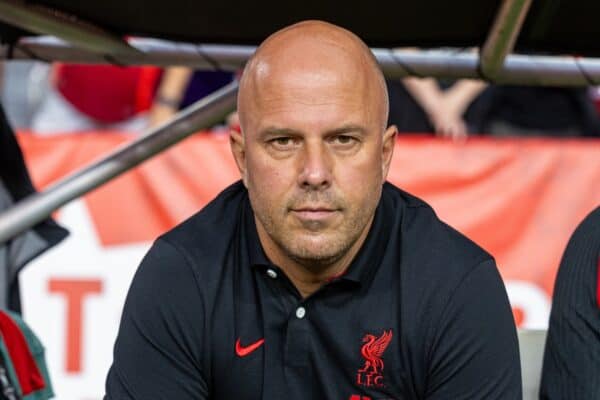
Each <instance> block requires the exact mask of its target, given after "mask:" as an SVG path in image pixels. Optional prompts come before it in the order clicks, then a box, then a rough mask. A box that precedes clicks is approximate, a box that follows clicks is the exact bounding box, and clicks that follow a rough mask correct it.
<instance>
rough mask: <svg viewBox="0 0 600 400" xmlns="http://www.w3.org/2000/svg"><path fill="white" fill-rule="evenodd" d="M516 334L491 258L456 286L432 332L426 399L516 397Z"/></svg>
mask: <svg viewBox="0 0 600 400" xmlns="http://www.w3.org/2000/svg"><path fill="white" fill-rule="evenodd" d="M521 396H522V392H521V368H520V363H519V346H518V342H517V332H516V328H515V323H514V319H513V316H512V312H511V308H510V304H509V302H508V297H507V295H506V290H505V289H504V284H503V283H502V279H501V277H500V275H499V273H498V270H497V269H496V265H495V263H494V261H493V260H487V261H484V262H483V263H481V264H479V265H478V266H477V267H475V268H474V269H472V270H471V271H470V272H469V273H468V274H467V275H466V276H465V277H464V278H463V280H462V282H461V283H460V285H459V286H458V287H457V288H456V289H455V291H454V294H453V295H452V297H451V298H450V299H449V301H448V303H447V306H446V308H445V310H444V312H443V313H442V318H441V320H440V323H439V325H438V328H437V329H436V330H435V334H434V336H433V340H432V347H431V352H430V354H429V370H428V380H427V389H426V396H425V398H426V399H427V400H442V399H454V400H467V399H468V400H477V399H481V400H483V399H486V400H492V399H497V400H514V399H521Z"/></svg>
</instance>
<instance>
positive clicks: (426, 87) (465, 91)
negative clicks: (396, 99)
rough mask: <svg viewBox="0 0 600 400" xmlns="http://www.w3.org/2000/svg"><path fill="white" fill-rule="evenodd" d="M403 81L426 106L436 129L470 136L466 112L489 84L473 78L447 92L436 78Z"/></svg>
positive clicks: (446, 134)
mask: <svg viewBox="0 0 600 400" xmlns="http://www.w3.org/2000/svg"><path fill="white" fill-rule="evenodd" d="M402 83H403V84H404V86H405V87H406V90H407V91H408V92H409V93H410V95H411V96H412V97H413V98H414V99H415V101H416V102H417V103H419V105H420V106H421V107H422V108H423V110H424V111H425V114H427V117H428V118H429V121H430V122H431V124H432V125H433V127H434V129H435V132H436V133H437V134H438V135H439V136H442V137H448V138H452V139H462V138H465V137H466V136H467V133H468V131H467V126H466V125H465V122H464V121H463V114H464V113H465V111H466V109H467V107H468V106H469V104H471V102H472V101H473V100H474V99H475V98H476V97H477V96H478V95H479V94H480V93H481V92H482V91H483V90H484V89H485V87H486V84H485V83H484V82H481V81H476V80H471V79H463V80H459V81H458V82H456V83H455V84H454V85H453V86H452V87H451V88H450V89H448V90H447V91H446V92H443V91H441V90H440V89H439V87H438V85H437V83H436V82H435V80H434V79H432V78H424V79H420V78H405V79H403V80H402Z"/></svg>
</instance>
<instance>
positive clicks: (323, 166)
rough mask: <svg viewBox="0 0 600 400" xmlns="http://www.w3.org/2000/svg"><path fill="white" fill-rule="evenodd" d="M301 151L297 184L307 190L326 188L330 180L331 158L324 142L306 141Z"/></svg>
mask: <svg viewBox="0 0 600 400" xmlns="http://www.w3.org/2000/svg"><path fill="white" fill-rule="evenodd" d="M303 153H304V154H303V157H302V161H301V162H302V166H301V172H300V174H299V176H298V184H299V185H300V186H301V187H302V188H304V189H307V190H322V189H325V188H328V187H329V186H330V185H331V180H332V175H331V172H332V171H331V169H332V160H331V157H330V155H329V154H328V153H327V149H326V148H325V146H324V144H322V143H309V142H307V143H306V144H305V147H304V151H303Z"/></svg>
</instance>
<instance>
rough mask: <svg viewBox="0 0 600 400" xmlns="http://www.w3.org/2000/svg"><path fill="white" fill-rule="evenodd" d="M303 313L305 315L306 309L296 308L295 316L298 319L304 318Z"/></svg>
mask: <svg viewBox="0 0 600 400" xmlns="http://www.w3.org/2000/svg"><path fill="white" fill-rule="evenodd" d="M305 315H306V309H305V308H304V307H298V308H296V317H298V319H302V318H304V316H305Z"/></svg>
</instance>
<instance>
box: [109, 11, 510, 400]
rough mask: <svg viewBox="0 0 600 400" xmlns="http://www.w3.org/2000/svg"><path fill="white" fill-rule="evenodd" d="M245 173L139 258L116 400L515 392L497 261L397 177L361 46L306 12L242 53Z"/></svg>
mask: <svg viewBox="0 0 600 400" xmlns="http://www.w3.org/2000/svg"><path fill="white" fill-rule="evenodd" d="M238 109H239V117H240V126H241V133H236V132H232V134H231V149H232V153H233V156H234V158H235V161H236V163H237V166H238V168H239V170H240V175H241V178H242V179H241V181H240V182H237V183H235V184H233V185H232V186H230V187H229V188H227V189H225V190H224V191H223V192H222V193H221V194H220V195H219V196H218V197H217V198H216V199H215V200H213V201H212V202H211V203H210V204H209V205H207V206H206V207H205V208H204V209H203V210H202V211H200V212H199V213H198V214H196V215H194V216H193V217H191V218H190V219H189V220H187V221H185V222H184V223H182V224H181V225H179V226H178V227H176V228H175V229H173V230H172V231H170V232H168V233H166V234H164V235H163V236H161V237H160V238H159V239H158V240H157V241H156V242H155V243H154V245H153V246H152V248H151V250H150V251H149V253H148V254H147V255H146V257H145V258H144V260H143V262H142V264H141V265H140V267H139V268H138V271H137V273H136V276H135V278H134V280H133V283H132V285H131V288H130V290H129V294H128V297H127V301H126V303H125V308H124V310H123V316H122V320H121V326H120V330H119V335H118V338H117V341H116V344H115V353H114V362H113V365H112V367H111V369H110V372H109V375H108V378H107V385H106V390H107V395H106V398H107V399H139V400H141V399H144V400H146V399H178V400H185V399H218V400H229V399H273V400H274V399H283V398H288V399H303V400H308V399H333V400H368V399H373V400H374V399H520V398H521V384H520V370H519V359H518V347H517V339H516V332H515V326H514V322H513V319H512V313H511V310H510V306H509V303H508V300H507V296H506V292H505V289H504V286H503V284H502V280H501V279H500V276H499V274H498V271H497V269H496V266H495V263H494V261H493V259H492V257H491V256H490V255H489V254H487V253H486V252H485V251H483V250H482V249H480V248H479V247H477V246H476V245H475V244H474V243H472V242H471V241H469V240H468V239H467V238H465V237H464V236H462V235H461V234H459V233H458V232H456V231H455V230H453V229H452V228H450V227H449V226H447V225H446V224H444V223H443V222H441V221H440V220H439V219H438V218H437V217H436V215H435V213H434V212H433V210H432V209H431V208H430V207H429V206H428V205H427V204H425V203H424V202H423V201H421V200H419V199H417V198H415V197H413V196H411V195H409V194H408V193H406V192H403V191H401V190H400V189H398V188H396V187H394V186H392V185H391V184H389V183H386V181H385V180H386V176H387V173H388V169H389V165H390V160H391V158H392V153H393V150H394V138H395V135H396V128H395V127H393V126H392V127H386V126H385V123H386V120H387V114H388V99H387V91H386V87H385V82H384V80H383V76H382V74H381V71H380V70H379V68H378V66H377V63H376V61H375V59H374V57H373V55H372V53H371V52H370V51H369V49H368V48H367V46H366V45H365V44H364V43H363V42H362V41H361V40H360V39H359V38H358V37H356V36H355V35H354V34H352V33H351V32H348V31H346V30H344V29H341V28H339V27H336V26H334V25H331V24H327V23H324V22H318V21H308V22H303V23H299V24H296V25H293V26H290V27H288V28H285V29H283V30H281V31H279V32H277V33H275V34H273V35H272V36H271V37H269V38H268V39H267V40H266V41H265V42H264V43H263V44H262V45H261V46H260V47H259V48H258V50H257V51H256V54H255V55H254V56H253V57H252V59H251V60H250V61H249V62H248V64H247V66H246V68H245V70H244V73H243V76H242V79H241V82H240V92H239V97H238Z"/></svg>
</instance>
